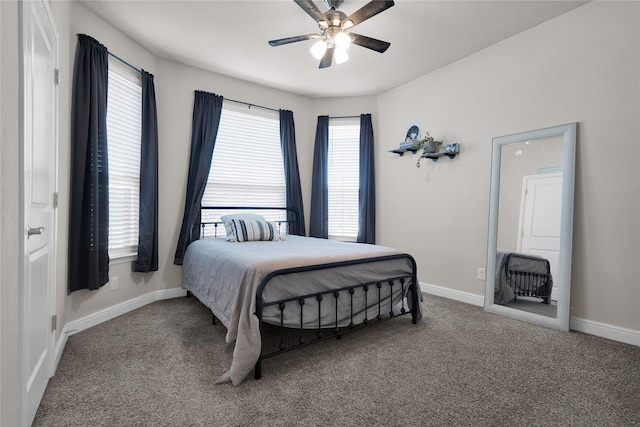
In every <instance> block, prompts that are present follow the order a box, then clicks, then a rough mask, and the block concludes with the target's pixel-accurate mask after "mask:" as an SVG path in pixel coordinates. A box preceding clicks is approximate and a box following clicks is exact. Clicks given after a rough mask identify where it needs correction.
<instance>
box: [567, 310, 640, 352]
mask: <svg viewBox="0 0 640 427" xmlns="http://www.w3.org/2000/svg"><path fill="white" fill-rule="evenodd" d="M569 329H571V330H572V331H578V332H584V333H585V334H589V335H595V336H598V337H602V338H608V339H610V340H614V341H619V342H623V343H625V344H631V345H636V346H639V347H640V331H637V330H633V329H628V328H623V327H621V326H613V325H609V324H606V323H600V322H596V321H594V320H587V319H580V318H578V317H571V319H569Z"/></svg>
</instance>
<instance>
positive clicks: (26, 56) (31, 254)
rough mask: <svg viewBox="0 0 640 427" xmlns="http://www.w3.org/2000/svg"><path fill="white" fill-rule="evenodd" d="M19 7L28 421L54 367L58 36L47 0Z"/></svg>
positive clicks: (23, 372)
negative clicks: (20, 14) (20, 23)
mask: <svg viewBox="0 0 640 427" xmlns="http://www.w3.org/2000/svg"><path fill="white" fill-rule="evenodd" d="M21 12H22V37H23V38H22V54H23V57H22V60H23V65H24V69H23V70H24V75H23V84H22V93H23V101H24V102H23V116H22V123H23V130H24V134H23V138H24V139H23V164H22V167H23V188H22V202H23V205H22V206H23V221H24V222H23V225H24V240H23V248H24V252H23V274H22V282H21V294H20V299H21V315H20V316H21V324H20V341H21V346H22V347H21V362H22V368H21V375H22V376H21V385H22V395H21V400H22V412H21V417H22V421H23V424H24V425H30V424H31V422H32V421H33V418H34V416H35V413H36V411H37V409H38V405H39V404H40V400H41V399H42V395H43V394H44V390H45V388H46V386H47V382H48V381H49V378H50V377H51V375H52V374H53V370H54V354H53V348H54V345H53V340H54V335H53V334H54V330H53V313H54V308H53V296H54V289H55V244H56V230H55V225H56V221H55V215H56V212H55V211H56V209H55V205H54V204H55V203H56V201H55V200H54V198H55V192H56V172H57V171H56V164H57V161H56V155H57V148H56V147H57V123H56V122H57V87H56V79H57V76H56V62H57V43H58V41H57V34H56V31H55V29H54V26H53V20H52V17H51V14H50V10H49V9H48V7H47V6H46V5H45V3H44V1H42V0H34V1H24V2H22V3H21Z"/></svg>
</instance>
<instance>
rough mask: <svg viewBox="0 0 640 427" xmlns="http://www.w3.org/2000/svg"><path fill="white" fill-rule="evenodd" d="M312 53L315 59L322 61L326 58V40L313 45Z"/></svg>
mask: <svg viewBox="0 0 640 427" xmlns="http://www.w3.org/2000/svg"><path fill="white" fill-rule="evenodd" d="M310 51H311V54H312V55H313V57H314V58H316V59H317V60H320V59H322V57H323V56H324V53H325V52H326V51H327V44H326V43H325V41H324V40H318V41H317V42H315V43H314V44H313V46H311V49H310Z"/></svg>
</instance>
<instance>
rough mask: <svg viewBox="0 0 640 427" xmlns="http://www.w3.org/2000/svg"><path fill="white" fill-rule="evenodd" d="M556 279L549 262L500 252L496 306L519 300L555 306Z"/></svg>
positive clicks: (541, 258) (519, 254) (497, 259)
mask: <svg viewBox="0 0 640 427" xmlns="http://www.w3.org/2000/svg"><path fill="white" fill-rule="evenodd" d="M552 289H553V278H552V277H551V268H550V264H549V260H547V259H545V258H543V257H540V256H537V255H531V254H523V253H518V252H510V251H505V250H500V249H498V252H497V256H496V283H495V293H494V302H495V303H496V304H502V305H504V304H507V303H510V302H515V301H517V298H518V296H526V297H535V298H541V299H542V302H543V303H545V304H550V303H551V290H552Z"/></svg>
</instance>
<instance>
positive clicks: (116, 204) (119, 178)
mask: <svg viewBox="0 0 640 427" xmlns="http://www.w3.org/2000/svg"><path fill="white" fill-rule="evenodd" d="M141 134H142V87H141V82H140V75H139V74H138V75H137V76H135V75H132V74H130V73H127V72H126V71H124V70H121V69H120V68H118V67H117V66H113V65H112V64H109V88H108V97H107V147H108V148H107V149H108V159H109V160H108V161H109V258H110V259H117V258H122V257H130V256H134V255H136V253H137V250H138V249H137V248H138V206H139V199H140V196H139V194H140V141H141Z"/></svg>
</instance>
